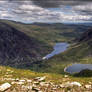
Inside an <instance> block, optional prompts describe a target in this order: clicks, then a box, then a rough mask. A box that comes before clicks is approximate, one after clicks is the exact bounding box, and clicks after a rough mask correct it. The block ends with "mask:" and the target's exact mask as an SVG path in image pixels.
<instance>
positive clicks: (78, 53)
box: [33, 41, 92, 74]
mask: <svg viewBox="0 0 92 92" xmlns="http://www.w3.org/2000/svg"><path fill="white" fill-rule="evenodd" d="M89 42H90V41H88V42H82V43H78V44H74V45H72V46H71V47H70V48H68V50H67V51H65V52H64V53H62V54H59V55H56V56H54V57H53V58H51V59H49V60H47V61H43V62H42V63H40V64H35V65H34V67H36V68H35V69H33V70H36V71H38V72H39V71H41V72H53V73H60V74H65V73H64V68H65V67H66V66H69V65H71V64H74V63H90V64H92V57H91V55H92V47H91V46H90V45H89V44H88V43H89Z"/></svg>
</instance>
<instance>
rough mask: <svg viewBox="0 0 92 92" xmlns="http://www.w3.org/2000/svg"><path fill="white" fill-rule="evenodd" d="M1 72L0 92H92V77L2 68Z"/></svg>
mask: <svg viewBox="0 0 92 92" xmlns="http://www.w3.org/2000/svg"><path fill="white" fill-rule="evenodd" d="M0 70H1V71H0V92H92V78H91V77H88V78H80V77H78V78H77V77H72V76H69V75H58V74H49V73H35V72H32V71H29V70H23V69H14V68H10V67H2V66H0ZM2 71H3V72H2Z"/></svg>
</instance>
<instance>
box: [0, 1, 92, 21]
mask: <svg viewBox="0 0 92 92" xmlns="http://www.w3.org/2000/svg"><path fill="white" fill-rule="evenodd" d="M88 6H90V8H89V7H88ZM83 11H85V14H83V13H82V12H83ZM90 11H92V3H85V4H84V5H76V6H74V5H73V6H69V7H67V8H66V5H62V7H61V8H59V9H58V10H56V9H52V10H51V9H47V8H42V7H40V6H37V5H34V4H32V2H29V1H25V2H24V1H23V2H22V1H21V2H17V1H16V2H11V3H10V2H8V1H2V2H1V1H0V18H5V19H13V20H17V21H22V22H67V21H68V22H69V21H70V22H71V21H73V22H78V21H92V15H91V14H89V13H90ZM88 12H89V13H88Z"/></svg>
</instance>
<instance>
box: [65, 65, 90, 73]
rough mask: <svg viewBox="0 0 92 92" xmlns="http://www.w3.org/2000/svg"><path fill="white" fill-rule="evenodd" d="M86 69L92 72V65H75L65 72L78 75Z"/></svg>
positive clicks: (67, 68)
mask: <svg viewBox="0 0 92 92" xmlns="http://www.w3.org/2000/svg"><path fill="white" fill-rule="evenodd" d="M85 69H89V70H92V64H73V65H71V66H68V67H66V68H65V69H64V71H65V72H68V73H70V74H72V73H78V72H80V71H82V70H85Z"/></svg>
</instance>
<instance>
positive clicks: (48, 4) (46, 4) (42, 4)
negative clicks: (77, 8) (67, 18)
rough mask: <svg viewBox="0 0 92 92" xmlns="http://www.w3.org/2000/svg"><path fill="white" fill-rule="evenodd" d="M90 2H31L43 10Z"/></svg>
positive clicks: (46, 0)
mask: <svg viewBox="0 0 92 92" xmlns="http://www.w3.org/2000/svg"><path fill="white" fill-rule="evenodd" d="M89 1H92V0H32V2H33V3H34V4H35V5H38V6H40V7H43V8H57V7H60V6H61V5H72V6H74V5H81V4H84V3H87V2H89Z"/></svg>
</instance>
